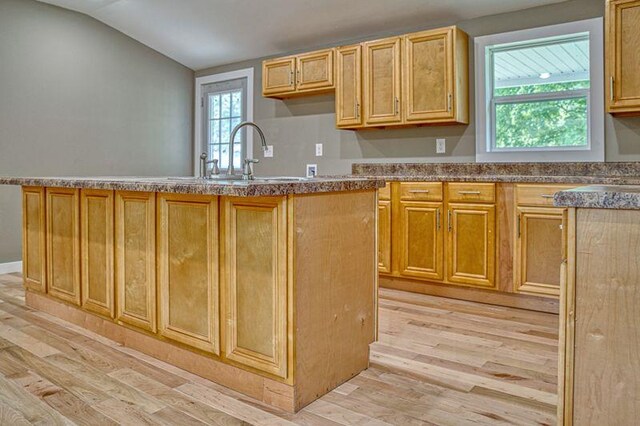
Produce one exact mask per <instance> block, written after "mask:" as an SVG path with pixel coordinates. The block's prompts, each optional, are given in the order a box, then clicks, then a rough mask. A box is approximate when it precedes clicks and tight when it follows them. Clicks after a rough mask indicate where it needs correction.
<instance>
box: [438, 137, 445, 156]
mask: <svg viewBox="0 0 640 426" xmlns="http://www.w3.org/2000/svg"><path fill="white" fill-rule="evenodd" d="M445 152H447V145H446V139H436V154H444V153H445Z"/></svg>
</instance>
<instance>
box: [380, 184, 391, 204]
mask: <svg viewBox="0 0 640 426" xmlns="http://www.w3.org/2000/svg"><path fill="white" fill-rule="evenodd" d="M378 199H379V200H390V199H391V182H387V184H386V185H385V186H384V188H380V189H379V190H378Z"/></svg>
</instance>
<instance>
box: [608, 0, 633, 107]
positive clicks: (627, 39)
mask: <svg viewBox="0 0 640 426" xmlns="http://www.w3.org/2000/svg"><path fill="white" fill-rule="evenodd" d="M606 20H607V31H606V32H607V43H606V50H607V51H606V67H607V78H608V79H609V81H608V83H609V84H608V85H607V86H608V87H607V95H608V111H609V112H612V113H616V112H620V113H625V112H626V113H640V73H639V72H638V70H639V69H640V25H639V24H638V23H640V0H618V1H616V0H610V1H609V2H608V7H607V18H606Z"/></svg>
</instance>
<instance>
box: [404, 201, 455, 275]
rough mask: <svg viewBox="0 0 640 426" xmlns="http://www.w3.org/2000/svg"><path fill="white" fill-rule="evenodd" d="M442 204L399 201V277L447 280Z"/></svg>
mask: <svg viewBox="0 0 640 426" xmlns="http://www.w3.org/2000/svg"><path fill="white" fill-rule="evenodd" d="M442 210H443V204H442V203H437V202H417V201H414V202H406V201H401V202H400V221H399V222H400V233H401V237H400V241H401V244H400V275H404V276H408V277H417V278H426V279H433V280H442V279H443V278H444V258H443V255H444V233H443V232H442V225H441V224H442V220H441V215H442Z"/></svg>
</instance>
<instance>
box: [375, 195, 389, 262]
mask: <svg viewBox="0 0 640 426" xmlns="http://www.w3.org/2000/svg"><path fill="white" fill-rule="evenodd" d="M378 272H380V273H383V274H390V273H391V201H390V200H379V201H378Z"/></svg>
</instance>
